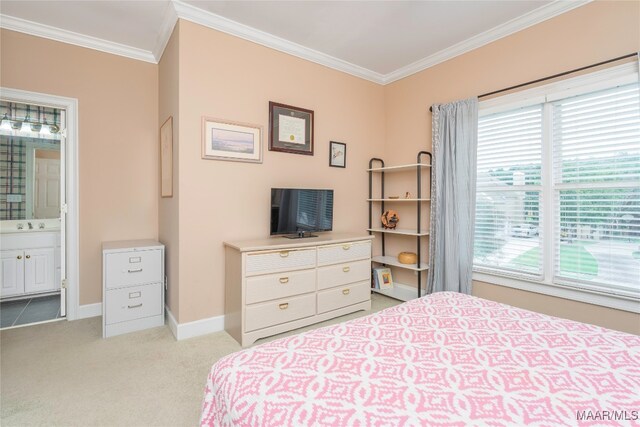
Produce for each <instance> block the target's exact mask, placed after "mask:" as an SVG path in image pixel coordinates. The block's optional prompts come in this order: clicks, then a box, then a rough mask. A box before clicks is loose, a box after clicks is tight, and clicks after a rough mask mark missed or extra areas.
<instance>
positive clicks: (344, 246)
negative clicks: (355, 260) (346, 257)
mask: <svg viewBox="0 0 640 427" xmlns="http://www.w3.org/2000/svg"><path fill="white" fill-rule="evenodd" d="M342 249H344V250H345V251H348V250H349V249H351V245H343V246H342Z"/></svg>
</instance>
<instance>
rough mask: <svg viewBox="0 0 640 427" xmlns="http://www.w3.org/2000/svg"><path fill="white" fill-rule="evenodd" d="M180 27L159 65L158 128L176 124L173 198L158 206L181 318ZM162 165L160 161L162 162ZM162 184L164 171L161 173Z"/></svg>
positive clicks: (173, 301) (171, 299)
mask: <svg viewBox="0 0 640 427" xmlns="http://www.w3.org/2000/svg"><path fill="white" fill-rule="evenodd" d="M179 27H180V23H178V24H176V26H175V27H174V29H173V33H172V34H171V37H170V38H169V41H168V42H167V46H166V47H165V50H164V52H163V53H162V58H160V62H159V63H158V124H159V125H158V128H160V126H162V125H163V124H164V123H165V122H166V120H167V119H168V118H169V117H172V124H173V196H172V197H160V192H158V194H157V197H159V202H158V237H159V239H160V241H161V242H162V243H164V244H165V274H166V275H167V279H168V281H167V283H168V285H169V286H168V288H167V293H166V304H167V306H168V307H169V310H171V312H172V313H173V314H174V316H178V314H179V307H178V298H179V293H178V276H179V274H178V273H179V259H180V251H179V249H178V244H179V243H178V242H179V218H180V212H179V206H180V185H179V182H180V173H179V170H180V169H179V168H180V162H179V157H178V142H179V138H178V135H179V129H180V108H179V107H180V106H179V93H180V92H179V90H180V56H179V54H180V52H179V43H180V31H179ZM158 161H159V159H158ZM157 174H158V182H160V170H159V169H158V171H157Z"/></svg>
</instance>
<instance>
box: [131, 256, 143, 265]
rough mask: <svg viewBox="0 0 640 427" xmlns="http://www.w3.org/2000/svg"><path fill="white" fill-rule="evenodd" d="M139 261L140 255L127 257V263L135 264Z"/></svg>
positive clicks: (140, 259) (140, 260)
mask: <svg viewBox="0 0 640 427" xmlns="http://www.w3.org/2000/svg"><path fill="white" fill-rule="evenodd" d="M139 262H142V257H139V256H135V257H129V264H137V263H139Z"/></svg>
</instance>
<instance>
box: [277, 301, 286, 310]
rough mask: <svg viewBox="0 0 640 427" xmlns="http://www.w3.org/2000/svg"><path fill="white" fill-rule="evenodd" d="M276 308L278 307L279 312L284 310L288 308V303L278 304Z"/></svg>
mask: <svg viewBox="0 0 640 427" xmlns="http://www.w3.org/2000/svg"><path fill="white" fill-rule="evenodd" d="M278 307H280V310H286V309H287V308H289V303H288V302H285V303H283V304H280V305H279V306H278Z"/></svg>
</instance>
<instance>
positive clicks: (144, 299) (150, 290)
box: [102, 240, 164, 338]
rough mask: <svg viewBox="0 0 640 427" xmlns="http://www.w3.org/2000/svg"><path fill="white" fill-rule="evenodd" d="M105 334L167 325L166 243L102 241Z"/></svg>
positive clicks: (103, 323) (111, 334)
mask: <svg viewBox="0 0 640 427" xmlns="http://www.w3.org/2000/svg"><path fill="white" fill-rule="evenodd" d="M102 295H103V298H102V336H103V338H107V337H111V336H114V335H120V334H124V333H127V332H133V331H139V330H141V329H147V328H152V327H155V326H162V325H164V245H162V244H161V243H158V242H156V241H154V240H128V241H119V242H104V243H103V244H102Z"/></svg>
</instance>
